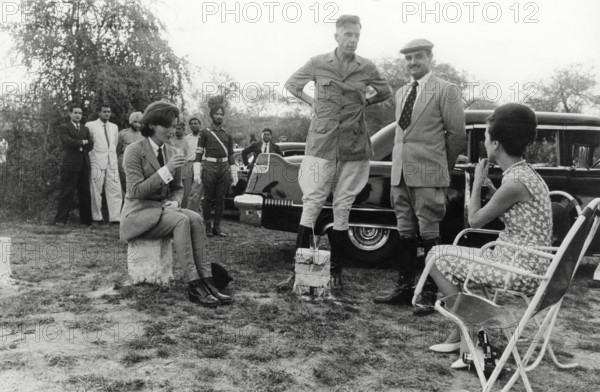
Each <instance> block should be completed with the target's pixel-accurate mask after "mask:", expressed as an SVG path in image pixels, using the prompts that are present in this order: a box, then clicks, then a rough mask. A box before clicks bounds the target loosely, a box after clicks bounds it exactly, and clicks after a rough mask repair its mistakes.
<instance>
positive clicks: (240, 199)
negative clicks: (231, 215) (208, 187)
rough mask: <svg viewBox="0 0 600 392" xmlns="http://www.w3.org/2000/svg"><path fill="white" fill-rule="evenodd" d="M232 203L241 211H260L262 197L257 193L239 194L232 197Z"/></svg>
mask: <svg viewBox="0 0 600 392" xmlns="http://www.w3.org/2000/svg"><path fill="white" fill-rule="evenodd" d="M233 204H235V206H236V207H237V208H238V209H239V210H241V211H261V210H262V206H263V197H262V196H259V195H247V194H243V195H239V196H236V197H235V198H234V199H233Z"/></svg>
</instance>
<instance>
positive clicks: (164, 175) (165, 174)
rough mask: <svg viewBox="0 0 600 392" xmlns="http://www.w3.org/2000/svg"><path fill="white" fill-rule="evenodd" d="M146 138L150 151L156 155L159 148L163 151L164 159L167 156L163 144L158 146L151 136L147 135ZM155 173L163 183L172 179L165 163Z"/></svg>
mask: <svg viewBox="0 0 600 392" xmlns="http://www.w3.org/2000/svg"><path fill="white" fill-rule="evenodd" d="M148 140H149V141H150V145H151V146H152V151H154V154H155V155H156V157H158V149H159V148H160V149H162V152H163V160H164V161H166V159H167V158H166V157H167V156H166V155H165V148H164V144H163V145H162V146H160V147H159V146H158V144H156V143H154V140H152V138H151V137H149V138H148ZM165 163H166V162H165ZM157 173H158V175H159V176H160V178H162V180H163V181H164V182H165V184H168V183H169V182H171V181H173V175H172V174H171V172H170V171H169V168H168V167H167V165H164V166H163V167H161V168H160V169H158V171H157Z"/></svg>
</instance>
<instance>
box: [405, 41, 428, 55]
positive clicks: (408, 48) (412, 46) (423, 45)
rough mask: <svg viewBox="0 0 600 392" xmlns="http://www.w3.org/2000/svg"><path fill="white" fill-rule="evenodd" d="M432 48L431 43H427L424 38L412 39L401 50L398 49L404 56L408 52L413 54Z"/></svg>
mask: <svg viewBox="0 0 600 392" xmlns="http://www.w3.org/2000/svg"><path fill="white" fill-rule="evenodd" d="M431 48H433V42H431V41H427V40H426V39H424V38H417V39H413V40H412V41H410V42H408V43H407V44H406V45H404V47H403V48H402V49H400V53H402V54H406V53H408V52H415V51H417V50H421V49H429V50H431Z"/></svg>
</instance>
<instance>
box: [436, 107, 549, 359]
mask: <svg viewBox="0 0 600 392" xmlns="http://www.w3.org/2000/svg"><path fill="white" fill-rule="evenodd" d="M536 126H537V120H536V117H535V113H534V112H533V111H532V110H531V109H530V108H528V107H527V106H525V105H521V104H515V103H510V104H506V105H503V106H500V107H499V108H497V109H496V110H495V111H494V113H492V115H491V116H490V117H489V118H488V128H487V130H486V132H485V149H486V151H487V157H488V158H487V159H484V160H482V161H481V162H480V164H479V165H478V166H477V168H476V169H475V176H474V181H473V191H472V193H471V200H470V203H469V225H470V226H471V227H474V228H480V227H482V226H484V225H485V224H487V223H489V222H490V221H492V220H493V219H495V218H500V220H501V221H502V222H503V223H504V225H505V228H504V230H502V231H501V232H500V235H499V238H498V239H499V240H501V241H505V242H508V243H512V244H520V245H524V246H525V245H526V246H533V247H535V246H550V245H551V243H552V207H551V202H550V196H549V193H548V187H547V186H546V183H545V182H544V180H543V179H542V178H541V177H540V175H539V174H538V173H537V172H536V171H535V170H534V169H533V168H532V167H531V166H530V165H529V164H528V163H527V162H525V160H524V159H523V155H524V153H525V150H526V148H527V146H528V145H530V144H531V143H532V142H533V141H534V140H535V134H536ZM489 162H493V163H496V164H498V165H499V166H500V168H501V169H502V184H501V186H500V187H499V188H498V189H497V190H495V189H493V190H494V191H495V192H494V193H493V195H492V198H491V199H490V201H489V202H488V203H487V204H486V205H485V206H483V207H482V206H481V188H482V186H489V187H491V188H493V185H491V181H490V180H489V178H487V173H488V165H489ZM514 252H515V250H514V249H513V248H506V247H502V246H496V247H495V248H494V249H489V250H488V251H486V252H485V253H484V254H482V252H481V250H480V249H477V248H468V247H462V246H452V245H442V246H436V247H434V248H433V249H432V251H431V252H430V254H429V255H428V257H433V255H438V256H439V255H441V257H440V258H439V259H438V260H437V261H436V263H435V265H434V266H433V267H432V269H431V271H430V275H431V277H432V278H433V280H434V281H435V283H436V284H437V285H438V288H439V290H440V291H441V292H442V294H443V295H444V296H448V295H452V294H455V293H457V292H459V291H460V286H459V284H460V283H461V282H463V281H464V280H465V278H466V274H467V271H468V269H469V266H470V264H471V261H470V260H471V257H472V256H473V255H476V256H482V257H485V258H487V259H488V260H494V261H499V262H501V263H504V264H508V263H509V262H510V260H511V258H512V257H513V255H514ZM550 261H551V260H549V259H546V258H541V257H536V256H532V255H531V254H526V253H522V254H521V255H518V256H517V258H516V262H515V266H517V267H520V268H523V269H527V270H529V271H531V272H533V273H536V274H541V275H543V274H544V273H545V271H546V269H547V267H548V265H549V264H550ZM471 281H473V283H475V284H480V285H486V286H493V287H503V286H504V284H505V274H504V273H503V272H502V271H500V270H497V269H493V268H490V267H487V266H483V265H478V266H477V267H475V270H474V272H473V275H472V277H471ZM538 284H539V283H538V281H536V280H535V279H532V278H526V277H521V276H518V275H512V276H511V279H510V280H509V282H508V288H509V289H511V290H515V291H520V292H523V293H526V294H533V293H535V290H536V289H537V286H538ZM459 347H460V331H459V330H458V328H457V329H455V330H454V331H453V332H452V333H451V334H450V336H449V337H448V339H447V340H446V342H445V343H443V344H437V345H434V346H431V347H430V349H431V350H433V351H437V352H451V351H455V350H458V349H459ZM452 367H453V368H461V367H466V364H464V363H463V362H462V359H459V360H458V361H456V362H455V363H453V364H452Z"/></svg>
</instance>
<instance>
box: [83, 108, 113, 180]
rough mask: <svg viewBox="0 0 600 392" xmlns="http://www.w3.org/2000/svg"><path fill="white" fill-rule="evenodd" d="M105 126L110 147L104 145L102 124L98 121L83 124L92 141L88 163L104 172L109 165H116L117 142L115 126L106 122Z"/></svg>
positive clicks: (104, 137)
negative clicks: (87, 129)
mask: <svg viewBox="0 0 600 392" xmlns="http://www.w3.org/2000/svg"><path fill="white" fill-rule="evenodd" d="M106 125H107V127H106V129H107V133H108V140H109V141H110V146H109V145H107V144H106V136H105V135H104V123H103V122H102V121H101V120H100V119H97V120H95V121H90V122H88V123H86V124H85V126H86V127H88V128H89V130H90V134H91V135H92V139H94V149H93V150H92V151H90V154H89V155H90V163H91V164H92V165H93V166H96V167H98V168H99V169H102V170H106V169H107V168H109V167H110V166H111V165H113V164H114V165H116V164H117V144H118V142H119V128H118V127H117V124H113V123H111V122H110V121H108V122H107V123H106ZM115 167H116V166H115Z"/></svg>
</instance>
